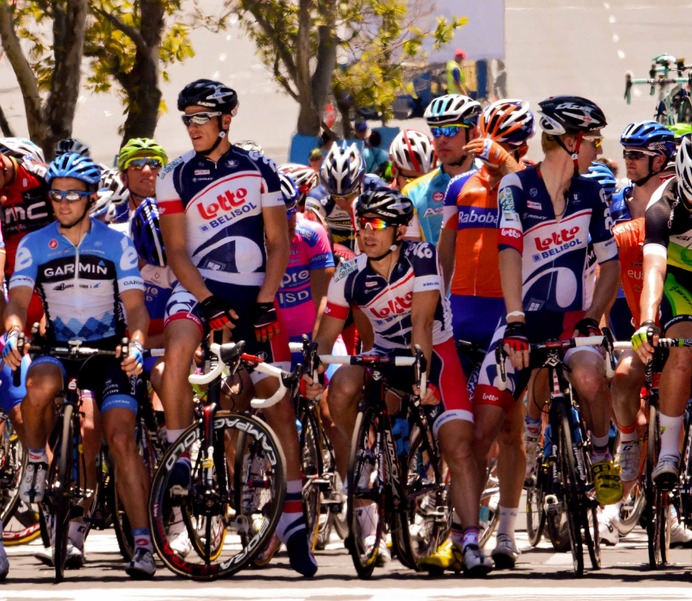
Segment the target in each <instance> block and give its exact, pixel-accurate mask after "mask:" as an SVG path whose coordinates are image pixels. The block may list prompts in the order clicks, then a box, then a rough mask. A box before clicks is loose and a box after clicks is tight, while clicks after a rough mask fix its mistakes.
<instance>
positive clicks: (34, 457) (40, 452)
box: [29, 448, 48, 463]
mask: <svg viewBox="0 0 692 601" xmlns="http://www.w3.org/2000/svg"><path fill="white" fill-rule="evenodd" d="M29 463H48V453H46V449H45V448H43V449H29Z"/></svg>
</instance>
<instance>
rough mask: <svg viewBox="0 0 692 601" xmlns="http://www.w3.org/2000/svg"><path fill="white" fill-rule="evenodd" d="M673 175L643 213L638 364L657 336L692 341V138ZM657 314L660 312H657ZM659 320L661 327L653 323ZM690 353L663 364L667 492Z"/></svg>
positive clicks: (661, 473)
mask: <svg viewBox="0 0 692 601" xmlns="http://www.w3.org/2000/svg"><path fill="white" fill-rule="evenodd" d="M675 171H676V177H675V178H674V179H671V180H668V181H667V182H665V183H663V184H662V185H661V186H660V187H659V188H658V189H657V190H656V192H655V193H654V194H653V196H652V197H651V200H650V201H649V205H648V207H647V209H646V214H645V231H646V237H645V239H644V251H643V253H644V267H643V271H644V286H643V289H642V294H641V305H640V307H641V316H640V319H641V321H640V326H639V328H638V329H637V331H636V332H635V333H634V335H633V336H632V346H633V347H634V349H635V351H636V352H637V354H638V355H639V358H640V359H641V361H642V363H646V362H647V361H649V360H650V359H651V358H652V357H653V352H654V346H655V345H656V340H657V338H658V336H659V335H660V333H661V332H664V333H665V335H666V336H671V337H681V338H690V337H692V303H691V302H690V291H691V290H692V277H691V272H692V259H691V258H690V256H689V245H690V237H691V236H692V139H690V138H689V137H686V138H683V140H682V143H681V144H680V147H679V148H678V152H677V155H676V159H675ZM659 311H660V313H659ZM659 316H660V324H661V325H660V327H659V326H658V325H657V321H658V320H659ZM691 374H692V349H690V348H689V347H687V348H685V347H681V348H671V349H670V353H669V355H668V359H667V360H666V363H665V365H664V366H663V371H662V373H661V380H660V385H659V391H660V401H659V402H660V422H661V449H660V454H659V459H658V463H657V465H656V467H655V468H654V471H653V479H654V482H656V484H657V485H658V486H660V487H661V488H663V489H669V488H670V487H672V486H673V485H674V483H675V482H676V481H677V479H678V474H679V466H678V462H679V460H680V450H679V447H678V440H679V435H680V431H681V428H682V424H683V414H684V411H685V405H686V403H687V400H688V399H689V397H690V377H691Z"/></svg>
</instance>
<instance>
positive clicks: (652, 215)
mask: <svg viewBox="0 0 692 601" xmlns="http://www.w3.org/2000/svg"><path fill="white" fill-rule="evenodd" d="M671 182H672V180H671V181H670V182H666V183H665V184H663V185H661V186H659V187H658V188H656V190H655V191H654V193H653V195H652V196H651V200H649V204H648V205H647V207H646V213H645V217H644V219H645V221H644V231H645V232H646V236H645V238H644V254H645V255H647V254H657V255H659V256H662V257H663V258H667V256H668V242H669V240H670V225H669V221H670V220H671V212H672V211H671V207H670V204H669V203H668V201H667V200H666V195H665V194H664V192H665V190H666V188H667V186H668V185H669V184H670V183H671Z"/></svg>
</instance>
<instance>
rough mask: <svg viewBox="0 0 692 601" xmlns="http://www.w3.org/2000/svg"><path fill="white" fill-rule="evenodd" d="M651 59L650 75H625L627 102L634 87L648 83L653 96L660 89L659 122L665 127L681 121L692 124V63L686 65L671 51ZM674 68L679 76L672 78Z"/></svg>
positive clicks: (682, 59)
mask: <svg viewBox="0 0 692 601" xmlns="http://www.w3.org/2000/svg"><path fill="white" fill-rule="evenodd" d="M651 60H652V63H651V68H650V69H649V77H648V78H636V79H635V78H632V74H631V73H627V74H626V75H625V99H626V100H627V104H630V103H631V102H632V87H633V86H635V85H648V86H649V95H650V96H653V95H654V94H655V93H656V90H657V89H658V102H657V103H656V108H655V113H654V119H655V120H656V121H658V122H659V123H661V124H663V125H666V126H668V125H674V124H675V123H678V122H682V123H692V102H691V101H690V90H691V89H692V65H685V59H684V58H678V59H676V58H675V57H673V56H671V55H669V54H661V55H658V56H655V57H653V58H652V59H651ZM671 71H676V72H677V77H671ZM685 73H686V74H687V75H686V76H685Z"/></svg>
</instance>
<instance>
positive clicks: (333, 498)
mask: <svg viewBox="0 0 692 601" xmlns="http://www.w3.org/2000/svg"><path fill="white" fill-rule="evenodd" d="M317 419H320V416H319V414H318V415H317ZM319 433H320V456H321V458H322V481H323V487H322V489H321V491H320V494H321V506H320V523H319V525H318V528H317V544H316V545H315V548H316V549H318V550H321V549H324V548H326V546H327V544H328V543H329V541H330V539H331V533H332V531H335V532H336V533H337V535H338V536H339V537H340V538H342V539H344V538H346V536H347V535H348V525H347V524H346V498H345V495H342V490H343V484H342V481H341V477H340V476H339V472H338V470H337V467H336V457H335V456H334V447H333V446H332V442H331V440H330V439H329V435H328V434H327V431H326V430H325V428H324V426H323V425H322V424H321V423H320V428H319ZM344 531H345V534H343V535H342V533H343V532H344Z"/></svg>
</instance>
